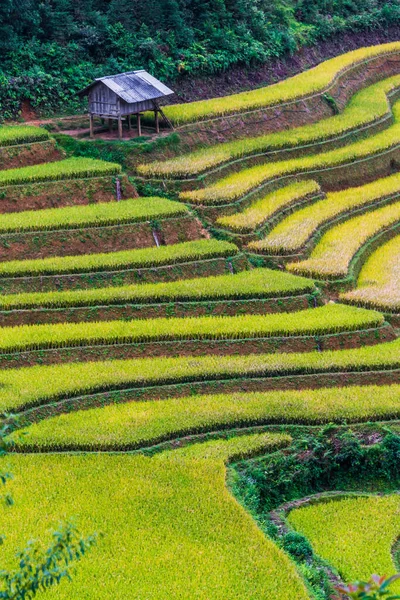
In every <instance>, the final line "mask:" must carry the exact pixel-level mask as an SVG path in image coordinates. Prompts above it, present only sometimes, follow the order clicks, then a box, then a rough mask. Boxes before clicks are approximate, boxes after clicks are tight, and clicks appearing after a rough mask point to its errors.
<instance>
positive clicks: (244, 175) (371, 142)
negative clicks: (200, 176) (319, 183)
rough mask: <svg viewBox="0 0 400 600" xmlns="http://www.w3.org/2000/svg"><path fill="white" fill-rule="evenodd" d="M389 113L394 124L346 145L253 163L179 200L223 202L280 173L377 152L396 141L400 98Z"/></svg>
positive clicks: (332, 164) (331, 164) (399, 132)
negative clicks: (313, 153)
mask: <svg viewBox="0 0 400 600" xmlns="http://www.w3.org/2000/svg"><path fill="white" fill-rule="evenodd" d="M393 117H394V124H393V125H391V126H390V127H388V128H387V129H386V130H385V131H381V132H379V133H377V134H375V135H373V136H371V137H369V138H366V139H363V140H360V141H357V142H354V143H353V144H349V145H348V146H344V147H342V148H337V149H335V150H330V151H329V152H324V153H320V154H317V155H311V156H304V157H300V158H293V159H290V160H286V161H281V162H273V163H267V164H262V165H257V166H255V167H251V168H249V169H244V170H243V171H239V172H238V173H234V174H233V175H229V176H228V177H224V178H223V179H220V180H219V181H217V182H216V183H215V184H213V185H210V186H208V187H206V188H204V189H199V190H191V191H187V192H181V194H180V197H181V199H182V200H185V201H188V202H191V203H194V204H204V205H218V204H226V203H228V202H229V201H232V200H235V199H236V198H240V197H241V196H243V195H244V194H246V193H247V192H249V191H250V190H252V189H254V188H256V187H258V186H259V185H261V184H264V183H267V182H268V181H273V180H274V179H278V178H280V177H284V176H289V175H295V174H299V173H306V172H308V171H313V170H318V169H325V168H330V167H337V166H340V165H343V164H348V163H352V162H354V161H356V160H360V159H363V158H368V157H370V156H374V155H375V154H380V153H382V152H385V151H387V150H390V149H391V148H394V147H397V146H398V145H399V137H400V101H397V102H396V103H395V104H394V106H393Z"/></svg>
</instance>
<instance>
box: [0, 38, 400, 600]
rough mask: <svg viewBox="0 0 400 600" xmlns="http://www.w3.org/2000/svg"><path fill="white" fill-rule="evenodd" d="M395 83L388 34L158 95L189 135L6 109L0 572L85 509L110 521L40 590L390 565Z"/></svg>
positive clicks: (310, 588)
mask: <svg viewBox="0 0 400 600" xmlns="http://www.w3.org/2000/svg"><path fill="white" fill-rule="evenodd" d="M399 90H400V42H393V43H389V44H384V45H381V46H371V47H368V48H361V49H358V50H355V51H353V52H349V53H347V54H343V55H341V56H337V57H336V58H332V59H329V60H327V61H325V62H324V63H321V64H320V65H318V66H317V67H314V68H310V69H308V70H306V71H304V72H303V73H300V74H298V75H295V76H294V77H291V78H290V79H287V80H285V81H281V82H279V83H276V84H273V85H271V86H269V87H262V88H258V89H253V90H250V91H245V92H243V93H239V94H234V95H232V96H226V97H221V98H212V99H208V100H204V101H199V102H192V103H190V102H188V103H185V104H175V105H166V106H163V110H164V111H165V114H166V115H167V117H168V118H169V119H170V120H171V121H172V122H173V124H174V126H175V128H176V131H174V139H175V138H176V139H175V141H176V143H175V142H174V143H170V141H169V139H170V136H168V135H165V133H167V130H166V129H165V123H164V122H163V121H162V120H161V121H160V124H161V128H162V129H161V134H160V136H159V137H157V135H156V134H153V133H149V131H150V129H148V130H147V129H146V130H145V128H147V127H148V126H149V123H150V121H149V120H148V115H146V119H144V121H143V128H144V130H145V134H146V139H145V140H144V141H143V143H142V140H139V142H140V143H136V140H131V141H130V142H125V141H121V142H118V143H117V145H115V144H114V141H113V140H112V139H108V138H109V137H110V138H111V137H112V132H111V133H109V132H106V136H108V137H107V139H106V140H102V141H99V140H97V139H96V137H95V138H94V139H93V140H84V139H83V143H82V144H81V143H80V142H79V144H78V143H76V144H75V141H74V143H73V144H71V145H68V148H67V146H66V145H64V144H63V147H64V148H67V150H64V149H62V148H61V147H60V144H61V142H60V139H59V138H58V137H57V136H55V139H53V137H52V136H51V135H50V134H48V133H47V132H46V131H44V130H41V129H40V128H39V129H38V128H36V127H32V128H30V127H28V126H26V125H15V126H9V127H8V126H7V127H2V128H0V148H1V146H13V150H12V153H13V155H12V160H15V161H16V162H14V163H10V164H12V165H15V164H17V166H18V165H20V166H19V168H3V169H0V212H1V214H0V415H1V422H2V425H3V426H6V427H7V428H9V429H7V436H6V440H5V441H4V440H3V441H4V444H5V445H4V447H5V448H6V449H7V454H8V455H7V458H6V461H5V462H4V466H5V465H6V463H7V470H9V471H10V472H11V474H12V479H10V480H7V481H6V488H5V489H6V493H8V492H9V493H10V494H11V495H12V497H13V500H14V504H13V506H10V507H4V509H3V510H1V511H0V534H3V532H4V535H5V539H4V544H3V546H2V553H3V554H2V556H3V562H2V569H13V568H16V566H17V562H16V561H17V559H16V558H15V554H16V552H17V551H18V549H21V548H24V547H25V546H26V543H27V542H28V540H29V539H37V538H39V539H40V540H41V541H42V542H43V544H44V545H46V544H47V543H48V542H49V540H50V533H49V532H50V531H52V530H54V529H55V528H57V527H58V524H59V522H60V521H62V520H67V519H70V518H71V519H74V522H76V524H77V527H78V529H79V531H81V532H82V534H83V535H90V533H92V532H98V533H99V534H102V535H100V536H99V538H98V540H97V543H96V546H95V547H94V548H93V549H91V551H90V552H89V553H88V555H87V556H85V557H84V559H83V560H82V561H81V562H80V563H79V565H78V566H77V568H76V570H75V571H74V573H73V578H72V581H62V582H61V584H60V585H59V586H56V587H54V588H52V589H51V590H50V591H48V592H46V593H47V596H48V598H49V599H54V600H64V599H65V600H66V599H68V600H75V599H76V600H98V599H99V598H100V597H101V598H110V599H111V598H112V599H113V600H125V599H126V598H132V599H137V600H139V599H141V600H142V599H143V600H144V599H146V600H177V599H182V600H192V599H199V600H211V599H212V600H278V599H279V600H292V599H294V598H295V599H296V600H317V599H318V600H332V598H334V597H336V595H335V592H334V589H333V588H334V586H335V585H336V584H337V583H340V582H342V583H345V582H350V581H353V580H357V579H362V578H365V579H368V578H369V577H370V576H371V575H372V574H373V573H378V574H379V575H390V574H392V573H394V572H395V570H396V569H397V566H396V565H397V564H398V558H397V540H398V538H399V535H400V521H399V519H398V514H397V513H398V495H397V493H398V490H399V489H400V468H399V463H398V448H399V445H400V435H399V427H400V426H399V423H400V337H399V335H398V334H399V329H398V327H399V323H400V296H399V294H400V292H399V289H400V285H399V283H400V267H399V265H400V229H399V227H400V201H399V196H400V153H399V151H400V146H399V132H400V101H399V100H397V98H398V93H399ZM270 109H271V110H270ZM268 110H270V112H267V111H268ZM271 115H272V117H273V118H271ZM239 125H240V126H239ZM41 141H43V142H46V141H47V143H48V144H49V145H50V146H51V151H50V150H48V149H47V150H46V151H43V156H42V154H40V152H39V151H37V156H36V162H37V163H39V164H34V165H33V164H32V161H33V160H34V159H33V158H32V156H31V155H29V156H28V150H27V149H28V148H29V146H30V145H31V144H34V143H36V142H41ZM43 145H44V146H46V144H42V145H41V146H43ZM78 147H79V152H80V153H82V152H83V150H84V152H85V153H87V154H88V155H89V154H90V155H91V156H94V157H96V158H88V157H82V156H74V154H73V152H72V150H71V148H78ZM81 150H82V152H81ZM10 151H11V150H10ZM2 152H3V153H5V152H8V150H7V148H5V149H4V150H2ZM32 152H33V153H35V148H34V149H33V151H32ZM46 152H47V154H46ZM75 152H76V151H75ZM99 156H102V157H106V158H107V160H100V159H99V158H98V157H99ZM120 156H121V157H123V158H121V161H122V160H123V165H124V169H127V172H124V170H123V169H122V166H121V165H120V164H119V162H118V160H119V158H118V157H120ZM116 157H117V158H116ZM30 161H31V162H30ZM111 161H113V162H111ZM140 163H141V164H140ZM3 164H6V163H3ZM127 165H129V166H127ZM138 165H139V166H138ZM102 182H103V183H102ZM104 182H105V183H104ZM135 185H136V186H137V189H136V188H135ZM96 186H97V187H96ZM1 190H3V191H1ZM121 190H122V192H121ZM121 195H122V197H121ZM16 210H18V211H19V212H16ZM392 557H393V558H392ZM394 591H396V592H397V588H395V589H394ZM1 593H2V588H1V582H0V596H1ZM38 597H39V594H38Z"/></svg>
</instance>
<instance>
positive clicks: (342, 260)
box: [287, 202, 400, 279]
mask: <svg viewBox="0 0 400 600" xmlns="http://www.w3.org/2000/svg"><path fill="white" fill-rule="evenodd" d="M399 221H400V202H395V203H394V204H389V205H388V206H383V207H382V208H377V209H376V210H373V211H370V212H367V213H365V214H363V215H360V216H358V217H353V218H352V219H348V220H347V221H345V222H344V223H340V224H339V225H336V226H335V227H332V228H331V229H329V231H327V233H325V234H324V235H323V236H322V238H321V239H320V241H319V242H318V244H317V245H316V246H315V248H314V250H313V251H312V252H311V254H310V258H308V259H307V260H302V261H299V262H293V263H289V264H288V265H287V269H288V270H289V271H293V272H294V273H299V274H302V275H308V276H313V277H317V278H319V279H323V278H324V277H327V278H332V279H339V278H343V277H346V276H347V275H348V272H349V268H350V264H351V260H352V258H353V257H354V255H355V254H356V253H357V252H358V251H359V250H360V248H362V246H363V245H364V244H365V243H366V242H367V241H368V240H369V239H371V238H372V237H374V236H375V235H376V234H378V233H379V232H381V231H383V230H385V229H387V228H388V227H391V226H393V225H395V224H396V223H398V222H399Z"/></svg>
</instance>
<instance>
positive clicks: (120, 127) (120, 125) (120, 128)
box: [118, 115, 122, 140]
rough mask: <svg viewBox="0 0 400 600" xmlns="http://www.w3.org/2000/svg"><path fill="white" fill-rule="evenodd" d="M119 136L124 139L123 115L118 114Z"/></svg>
mask: <svg viewBox="0 0 400 600" xmlns="http://www.w3.org/2000/svg"><path fill="white" fill-rule="evenodd" d="M118 137H119V139H120V140H122V119H121V115H119V116H118Z"/></svg>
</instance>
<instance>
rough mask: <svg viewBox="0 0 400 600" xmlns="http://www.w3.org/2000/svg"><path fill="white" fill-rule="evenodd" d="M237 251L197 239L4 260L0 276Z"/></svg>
mask: <svg viewBox="0 0 400 600" xmlns="http://www.w3.org/2000/svg"><path fill="white" fill-rule="evenodd" d="M237 252H238V248H237V247H236V246H235V244H232V243H230V242H224V241H219V240H214V239H201V240H194V241H191V242H182V243H180V244H171V245H170V246H161V247H159V248H156V247H151V248H139V249H135V250H121V251H119V252H105V253H100V254H85V255H77V256H55V257H51V258H40V259H39V258H38V259H31V260H12V261H6V262H1V263H0V275H2V276H10V277H22V276H25V275H56V274H61V273H84V272H92V271H104V270H107V269H108V270H118V269H128V268H130V269H135V268H136V269H140V268H150V267H160V266H163V265H172V264H175V263H183V262H190V261H196V260H206V259H209V258H215V257H228V256H234V255H235V254H237Z"/></svg>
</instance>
